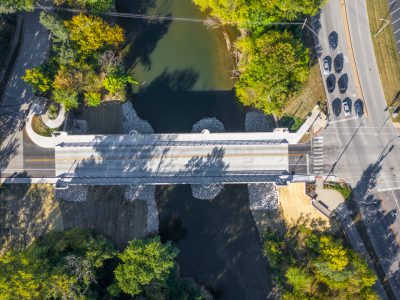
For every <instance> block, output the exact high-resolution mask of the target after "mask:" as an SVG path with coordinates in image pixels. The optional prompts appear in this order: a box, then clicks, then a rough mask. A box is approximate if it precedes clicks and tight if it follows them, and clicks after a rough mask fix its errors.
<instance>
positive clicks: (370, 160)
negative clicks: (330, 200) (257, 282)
mask: <svg viewBox="0 0 400 300" xmlns="http://www.w3.org/2000/svg"><path fill="white" fill-rule="evenodd" d="M346 5H347V6H346V7H347V14H348V20H349V23H348V25H349V30H350V36H351V42H352V47H353V50H354V51H353V52H354V56H355V63H356V66H357V70H358V75H359V79H360V83H361V88H362V91H363V93H362V95H363V96H364V99H362V100H363V101H364V103H365V106H366V109H367V111H368V115H364V117H363V118H361V119H356V118H344V117H340V118H330V120H331V122H330V124H329V126H328V127H327V128H326V130H325V131H324V133H323V136H324V153H325V156H324V159H325V169H324V171H325V174H331V175H336V176H338V177H339V178H341V179H343V180H345V181H347V182H348V183H350V184H351V185H352V186H353V188H354V195H355V199H356V201H358V203H359V205H360V208H361V212H362V214H363V217H364V220H365V223H366V225H367V227H368V231H369V235H370V239H371V241H372V244H373V246H374V248H375V252H376V253H377V255H378V257H379V259H380V262H381V264H382V266H383V268H384V270H385V272H386V274H387V277H388V279H389V282H390V284H391V287H392V289H393V291H394V293H395V294H396V297H397V298H399V299H400V269H399V263H400V257H399V254H400V251H399V248H398V247H399V246H398V245H399V244H398V241H397V239H398V235H399V233H400V219H399V217H398V212H399V211H400V206H399V199H400V197H399V191H398V190H397V189H400V179H398V178H397V177H398V176H400V163H399V159H398V156H397V155H396V152H397V153H398V150H397V149H398V148H399V147H400V138H399V136H400V133H399V132H398V131H397V130H396V129H395V128H394V127H393V125H392V124H391V122H390V121H389V114H388V112H387V111H386V101H385V98H384V93H383V88H382V84H381V81H380V77H379V72H378V68H377V64H376V60H375V54H374V50H373V46H372V40H371V33H370V29H369V24H368V15H367V10H366V3H365V0H352V1H348V2H347V4H346ZM344 22H345V21H344V19H343V15H342V10H341V7H340V1H339V0H333V1H330V2H329V3H328V4H327V5H326V6H325V7H324V8H323V10H322V14H321V17H320V23H321V30H320V31H319V32H318V35H319V36H318V37H319V40H320V41H323V42H321V48H322V53H323V54H325V53H330V50H329V48H328V47H327V46H328V45H327V41H328V36H329V33H330V32H332V31H336V32H337V33H338V36H339V43H338V49H339V50H338V51H341V52H342V53H344V56H345V57H347V58H349V53H348V52H349V50H348V49H349V48H350V47H348V45H346V40H345V39H344V32H343V30H344V28H345V26H344V24H345V23H344ZM342 35H343V38H341V36H342ZM325 41H326V42H325ZM322 59H323V56H322V57H321V63H322ZM347 62H348V63H346V64H345V66H344V70H343V71H345V72H347V73H348V74H350V72H351V71H352V70H349V68H348V67H349V66H348V65H349V60H348V59H347ZM354 76H356V75H355V74H351V76H349V89H348V91H347V92H346V94H345V95H343V96H342V97H347V96H348V97H350V98H351V99H353V100H354V99H355V98H358V97H361V95H359V93H357V89H356V88H355V86H356V83H355V78H354ZM354 92H355V93H356V95H354V94H353V93H354ZM334 97H336V95H330V94H329V93H328V100H329V103H330V104H331V103H332V100H333V98H334ZM330 106H331V107H330V112H331V113H333V110H332V105H330ZM396 176H397V177H396Z"/></svg>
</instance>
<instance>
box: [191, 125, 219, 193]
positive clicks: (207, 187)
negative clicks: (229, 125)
mask: <svg viewBox="0 0 400 300" xmlns="http://www.w3.org/2000/svg"><path fill="white" fill-rule="evenodd" d="M204 129H207V130H208V131H210V133H213V132H225V127H224V124H222V123H221V122H220V121H219V120H217V119H216V118H204V119H201V120H200V121H198V122H196V123H195V124H194V125H193V126H192V133H200V132H202V131H203V130H204ZM191 188H192V195H193V197H195V198H197V199H201V200H212V199H214V198H215V197H217V196H218V195H219V194H220V193H221V191H222V189H223V188H224V185H223V184H192V185H191Z"/></svg>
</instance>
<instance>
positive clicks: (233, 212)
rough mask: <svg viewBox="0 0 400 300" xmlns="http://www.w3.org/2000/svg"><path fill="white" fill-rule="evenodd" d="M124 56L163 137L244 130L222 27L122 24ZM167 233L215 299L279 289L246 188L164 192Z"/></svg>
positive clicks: (175, 9) (190, 13)
mask: <svg viewBox="0 0 400 300" xmlns="http://www.w3.org/2000/svg"><path fill="white" fill-rule="evenodd" d="M116 7H117V10H118V11H120V12H131V13H140V14H156V15H170V16H173V17H186V18H204V19H205V18H206V15H204V14H202V13H201V12H200V11H199V10H198V9H197V8H196V7H195V6H194V5H193V4H192V3H191V2H190V0H157V1H156V0H154V1H153V0H149V1H133V0H117V2H116ZM118 22H119V24H120V25H121V26H122V27H123V28H124V29H125V30H126V35H127V44H126V47H125V48H124V53H125V55H126V58H127V64H128V66H129V68H130V69H131V70H132V71H133V72H134V74H135V76H136V78H137V79H138V80H139V81H141V82H142V85H141V86H138V87H137V88H136V89H135V90H134V91H133V94H132V95H131V99H130V100H131V101H132V103H133V106H134V107H135V109H136V111H137V113H138V115H139V116H140V117H141V118H142V119H144V120H147V121H149V123H150V124H151V125H152V126H153V128H154V130H155V132H158V133H168V132H190V131H191V128H192V125H193V124H194V123H195V122H197V121H199V120H200V119H202V118H204V117H216V118H217V119H218V120H220V121H221V122H222V123H223V124H224V126H225V129H226V131H232V132H233V131H244V120H245V109H244V108H243V107H242V106H241V105H240V103H239V102H238V101H237V99H236V98H235V95H234V91H233V89H232V87H233V80H232V79H231V77H230V76H231V74H230V73H231V70H232V65H233V60H232V57H231V56H230V55H229V54H228V52H227V46H226V42H225V40H224V38H223V35H222V30H221V29H214V30H208V29H206V28H205V26H204V25H203V24H202V23H194V22H180V21H173V22H171V21H153V22H147V21H145V20H137V19H122V20H119V21H118ZM156 199H157V205H158V210H159V218H160V235H161V238H162V240H163V241H166V240H172V241H173V242H174V243H175V244H176V245H177V247H178V248H179V250H180V254H179V256H178V263H179V264H180V267H181V273H182V275H183V276H187V277H192V278H194V279H195V281H196V282H198V283H199V284H202V285H204V286H206V288H207V289H209V290H210V291H211V292H212V294H213V296H214V298H215V299H227V300H232V299H233V300H235V299H237V300H244V299H251V300H257V299H260V300H262V299H265V298H266V296H267V294H268V292H269V291H270V289H271V279H270V275H269V273H268V265H267V262H266V259H265V258H264V257H263V255H262V245H261V241H260V237H259V233H258V231H257V228H256V225H255V223H254V221H253V218H252V214H251V211H250V210H249V205H248V201H249V200H248V194H247V187H246V185H227V186H225V187H224V190H223V192H222V193H221V194H220V195H219V196H218V197H217V198H215V199H214V200H212V201H205V200H198V199H195V198H194V197H193V196H192V193H191V189H190V186H189V185H185V186H183V185H181V186H163V187H158V188H157V193H156Z"/></svg>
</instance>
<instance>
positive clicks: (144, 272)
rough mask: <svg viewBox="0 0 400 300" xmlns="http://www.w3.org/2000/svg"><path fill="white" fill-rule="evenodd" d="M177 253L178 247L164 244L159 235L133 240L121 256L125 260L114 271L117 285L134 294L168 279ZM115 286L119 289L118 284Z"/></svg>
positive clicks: (129, 293)
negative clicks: (154, 283) (156, 282)
mask: <svg viewBox="0 0 400 300" xmlns="http://www.w3.org/2000/svg"><path fill="white" fill-rule="evenodd" d="M177 255H178V250H177V249H176V248H174V247H173V246H172V245H171V243H170V242H168V243H166V244H162V243H161V242H160V239H159V238H158V237H156V238H152V239H149V240H146V241H143V240H136V239H135V240H133V241H131V242H129V245H128V247H127V248H126V249H125V250H124V251H123V252H122V253H121V254H119V255H118V258H119V259H120V260H121V263H120V264H119V265H118V266H117V267H116V269H115V271H114V274H115V279H116V286H117V288H119V289H121V290H122V291H123V292H124V293H126V294H128V295H131V296H134V295H138V294H140V293H141V292H142V291H143V290H144V288H145V287H146V286H148V285H149V284H150V283H152V282H155V281H159V282H165V280H166V279H167V278H168V275H169V274H170V272H171V270H172V269H173V267H174V258H175V257H176V256H177ZM112 289H114V290H115V286H114V287H113V288H112Z"/></svg>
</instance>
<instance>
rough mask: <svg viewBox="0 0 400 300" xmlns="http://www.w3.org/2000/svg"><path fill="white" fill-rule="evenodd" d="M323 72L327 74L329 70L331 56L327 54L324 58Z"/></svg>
mask: <svg viewBox="0 0 400 300" xmlns="http://www.w3.org/2000/svg"><path fill="white" fill-rule="evenodd" d="M323 65H324V74H325V75H328V74H329V73H330V72H331V58H330V57H329V56H327V57H325V58H324V61H323Z"/></svg>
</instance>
